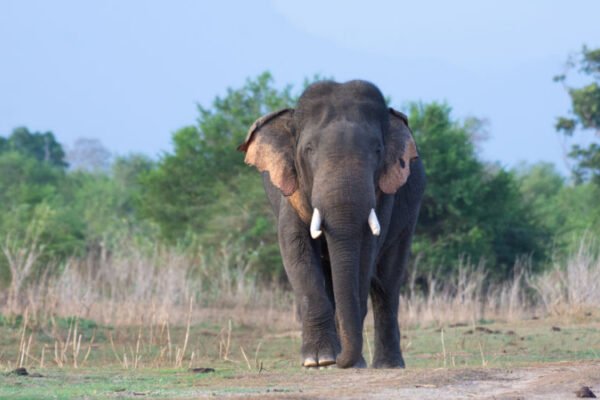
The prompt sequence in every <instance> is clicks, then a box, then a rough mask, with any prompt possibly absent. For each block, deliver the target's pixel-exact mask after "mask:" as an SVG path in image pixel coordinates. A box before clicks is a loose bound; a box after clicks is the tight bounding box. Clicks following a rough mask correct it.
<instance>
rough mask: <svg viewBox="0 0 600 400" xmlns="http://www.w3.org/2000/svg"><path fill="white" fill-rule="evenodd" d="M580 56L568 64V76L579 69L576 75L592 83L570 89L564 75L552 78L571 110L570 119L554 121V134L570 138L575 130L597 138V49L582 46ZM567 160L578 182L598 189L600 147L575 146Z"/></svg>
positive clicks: (599, 131)
mask: <svg viewBox="0 0 600 400" xmlns="http://www.w3.org/2000/svg"><path fill="white" fill-rule="evenodd" d="M579 56H580V59H579V60H574V59H572V58H571V59H569V60H568V62H567V73H568V72H572V70H573V69H574V68H575V67H577V66H578V67H579V68H578V72H579V73H581V74H583V75H584V76H586V77H587V78H591V80H592V81H591V82H590V83H588V84H586V85H584V86H581V87H572V86H569V85H568V84H567V83H566V78H567V73H565V74H563V75H559V76H556V77H555V78H554V79H555V81H558V82H562V83H563V84H564V86H565V88H566V90H567V92H568V93H569V97H570V98H571V106H572V110H571V112H570V115H569V116H567V117H559V118H558V119H557V121H556V125H555V126H556V130H557V131H559V132H562V133H563V134H564V135H566V136H573V134H574V133H575V131H577V130H578V129H583V130H594V131H595V132H596V135H597V136H600V48H598V49H588V48H587V47H585V46H584V47H583V49H582V51H581V53H580V54H579ZM569 156H570V157H571V158H573V159H574V160H575V163H576V165H575V168H574V171H573V172H574V175H575V178H576V180H577V181H578V182H583V181H587V180H592V181H594V182H595V183H597V184H598V185H600V143H598V142H593V143H591V144H589V145H588V146H587V147H585V146H582V145H578V144H575V145H573V146H572V148H571V152H570V153H569Z"/></svg>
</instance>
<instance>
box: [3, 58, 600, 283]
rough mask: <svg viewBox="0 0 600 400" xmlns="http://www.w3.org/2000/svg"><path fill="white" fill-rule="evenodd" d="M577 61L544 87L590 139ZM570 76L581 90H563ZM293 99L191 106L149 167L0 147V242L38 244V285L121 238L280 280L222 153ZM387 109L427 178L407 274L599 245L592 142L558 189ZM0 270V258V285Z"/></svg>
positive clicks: (443, 129)
mask: <svg viewBox="0 0 600 400" xmlns="http://www.w3.org/2000/svg"><path fill="white" fill-rule="evenodd" d="M578 57H579V58H577V59H572V60H570V62H569V64H568V66H569V68H568V69H567V73H566V74H564V75H561V76H558V77H556V78H555V80H556V81H557V82H560V83H561V84H563V85H564V86H565V89H566V90H567V92H568V94H569V96H570V98H571V102H572V110H571V111H570V113H569V115H568V116H563V117H558V118H557V121H556V128H557V131H558V132H560V133H561V134H564V135H567V137H572V136H574V135H577V134H578V132H580V131H582V130H592V131H594V130H595V131H596V132H598V131H600V87H599V83H600V49H597V50H590V49H587V48H584V49H583V50H582V51H581V52H580V53H579V55H578ZM573 74H580V75H582V76H584V77H585V78H586V79H587V80H588V83H587V84H585V85H584V86H580V87H572V86H569V84H568V82H569V78H570V76H571V75H573ZM307 83H308V81H307V82H306V83H305V84H307ZM301 89H302V88H298V89H297V90H294V88H293V87H291V86H286V87H284V88H283V89H278V88H277V87H276V86H275V85H274V82H273V78H272V76H271V75H270V74H269V73H263V74H261V75H259V76H258V77H256V78H254V79H249V80H247V82H246V83H245V84H244V85H243V86H242V87H240V88H237V89H228V90H227V92H226V93H225V95H224V96H219V97H216V98H215V99H214V101H213V102H212V104H211V105H210V106H209V107H203V106H198V119H197V121H196V123H194V124H192V125H189V126H186V127H183V128H181V129H179V130H177V131H176V132H175V133H174V134H173V138H172V139H173V149H172V150H171V151H170V152H167V153H164V154H163V155H162V156H161V157H160V158H159V159H157V160H154V159H151V158H149V157H147V156H144V155H140V154H130V155H126V156H120V157H116V158H115V159H113V160H111V161H110V162H108V161H107V160H108V155H107V154H106V153H107V152H106V150H105V149H102V148H96V149H95V148H94V143H95V142H94V141H89V140H88V141H87V142H85V141H84V142H81V143H83V144H82V145H83V146H84V147H85V145H87V146H88V147H87V148H85V149H87V151H88V153H86V155H85V156H84V157H81V154H79V156H80V157H77V154H71V155H70V156H69V155H68V152H67V151H65V148H64V146H63V145H62V144H61V143H59V142H58V141H57V140H56V137H55V136H54V135H53V133H52V132H30V131H29V130H28V129H27V128H25V127H20V128H16V129H14V130H13V131H12V132H11V133H10V134H7V135H6V136H0V204H2V209H0V241H2V243H4V245H5V244H6V243H8V242H10V243H12V244H15V243H17V244H18V243H20V242H22V243H26V242H27V241H31V239H32V237H33V236H35V238H36V240H38V241H39V243H40V244H42V245H43V252H42V257H41V258H40V261H39V263H38V264H39V265H38V266H37V268H38V272H39V273H44V272H47V271H48V270H51V269H52V268H61V262H63V261H64V260H65V259H66V258H68V257H72V256H76V257H89V256H94V255H95V254H100V253H103V252H104V254H107V253H108V254H109V253H110V252H111V251H118V248H119V245H120V243H123V241H125V240H127V241H134V242H140V243H142V242H143V243H147V244H149V246H150V247H152V246H158V245H161V246H178V247H180V248H181V249H182V251H194V252H199V254H200V253H201V254H202V257H211V255H216V254H218V253H219V252H222V251H224V249H227V251H229V252H231V254H232V255H233V256H232V261H231V262H232V263H238V264H239V263H242V264H243V265H245V266H246V267H247V268H248V270H250V271H251V272H252V273H253V274H255V275H256V276H257V277H259V278H260V279H262V280H265V281H269V280H279V279H282V277H283V268H282V267H281V260H280V258H279V250H278V246H277V241H276V228H275V226H274V219H273V217H272V216H271V211H270V209H269V207H268V205H267V202H266V200H265V196H264V193H263V190H262V184H261V179H260V176H259V174H257V173H256V172H255V171H254V170H253V169H251V168H248V167H247V166H245V165H244V163H243V156H242V155H241V154H239V153H237V152H236V151H235V148H236V146H237V145H238V144H239V143H241V142H242V141H243V139H244V137H245V135H246V132H247V129H248V127H249V126H250V125H251V124H252V123H253V122H254V120H255V119H256V118H257V117H258V116H260V115H263V114H265V113H268V112H270V111H274V110H277V109H280V108H283V107H293V105H294V103H295V101H296V99H297V97H298V95H299V94H300V92H301ZM395 107H396V108H399V109H403V110H404V111H405V112H406V113H407V114H408V116H409V124H410V127H411V129H412V130H413V133H414V136H415V140H416V142H417V144H418V147H419V151H420V155H421V157H422V159H423V160H424V165H425V167H426V172H427V181H428V185H427V190H426V195H425V199H424V202H423V206H422V210H421V216H420V219H419V223H418V227H417V234H416V239H415V243H414V246H413V253H414V254H415V256H416V257H415V260H416V261H415V262H416V263H417V265H416V268H417V271H418V272H419V273H421V274H428V273H432V274H436V275H438V276H446V275H448V274H452V273H454V272H455V271H456V269H457V268H458V266H459V265H460V264H461V263H464V262H465V260H469V261H470V262H472V263H478V262H479V261H480V260H484V261H485V263H484V264H485V266H486V267H485V268H486V269H487V272H488V275H489V276H490V277H491V278H492V279H505V278H508V277H510V276H511V273H512V270H513V266H514V265H515V260H516V259H518V258H523V257H524V258H527V260H529V261H530V262H529V265H531V267H532V268H533V269H535V270H540V269H543V268H545V267H546V266H548V265H549V264H550V263H551V262H552V260H555V259H556V257H561V256H563V255H566V254H568V252H569V251H572V250H573V248H574V247H573V246H575V245H576V244H577V242H578V240H580V238H581V237H582V235H598V234H600V201H599V200H598V199H600V145H598V143H595V142H594V143H591V144H590V145H589V146H588V147H583V146H581V145H575V146H573V148H572V149H571V151H570V153H569V157H570V159H571V160H572V162H573V174H572V176H570V177H564V176H562V175H561V174H560V173H559V172H558V171H557V169H556V167H555V166H554V165H553V164H551V163H537V164H522V165H520V166H518V167H516V168H512V169H507V168H505V167H503V166H502V165H500V164H499V163H497V162H489V161H485V160H482V159H481V158H480V157H479V155H478V151H477V146H478V141H480V140H481V137H482V135H481V133H482V132H481V130H482V123H481V121H479V120H477V119H474V118H470V119H466V120H459V119H456V118H455V117H453V115H452V109H451V107H450V105H448V104H445V103H437V102H432V103H420V102H412V103H408V104H406V105H404V106H400V107H398V106H397V105H395ZM499 134H501V133H499ZM81 143H80V144H81ZM96 147H98V146H97V143H96ZM85 149H84V150H85ZM80 150H81V149H80ZM89 152H91V153H89ZM94 155H96V156H97V157H96V159H97V160H98V162H97V165H96V167H94V166H92V167H89V168H86V167H85V165H84V164H85V161H82V159H83V160H86V159H94ZM2 243H0V244H2ZM6 262H7V260H6V259H4V258H3V257H2V256H0V279H1V280H2V281H4V282H6V281H7V280H8V278H9V275H8V274H9V272H8V268H6ZM222 267H223V268H229V267H231V265H223V266H222ZM50 272H51V271H50Z"/></svg>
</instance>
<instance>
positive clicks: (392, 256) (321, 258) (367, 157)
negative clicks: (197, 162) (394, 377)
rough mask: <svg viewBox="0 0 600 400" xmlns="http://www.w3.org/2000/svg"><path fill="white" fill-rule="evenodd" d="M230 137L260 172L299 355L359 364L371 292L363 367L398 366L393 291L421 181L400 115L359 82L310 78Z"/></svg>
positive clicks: (310, 361) (318, 363)
mask: <svg viewBox="0 0 600 400" xmlns="http://www.w3.org/2000/svg"><path fill="white" fill-rule="evenodd" d="M238 149H239V150H240V151H243V152H245V153H246V156H245V162H246V163H247V164H249V165H252V166H254V167H256V168H257V169H258V170H259V171H260V172H261V173H262V175H263V182H264V186H265V191H266V193H267V197H268V199H269V202H270V203H271V205H272V207H273V211H274V213H275V216H276V219H277V223H278V238H279V245H280V250H281V256H282V258H283V263H284V267H285V271H286V273H287V276H288V278H289V280H290V283H291V285H292V288H293V291H294V295H295V298H296V302H297V304H298V308H299V310H298V311H299V317H300V320H301V322H302V349H301V353H302V363H303V365H304V366H305V367H322V366H328V365H332V364H337V366H338V367H340V368H348V367H363V366H365V365H366V363H365V360H364V358H363V356H362V346H363V339H362V332H363V325H364V319H365V316H366V314H367V299H368V297H369V294H370V295H371V301H372V306H373V316H374V322H375V353H374V357H373V367H375V368H395V367H404V360H403V358H402V352H401V350H400V330H399V327H398V303H399V291H400V286H401V280H402V275H403V271H404V269H405V267H406V264H407V262H408V257H409V252H410V246H411V241H412V237H413V233H414V229H415V224H416V221H417V217H418V214H419V208H420V204H421V199H422V196H423V191H424V189H425V171H424V169H423V165H422V163H421V160H420V158H419V156H418V151H417V148H416V145H415V142H414V140H413V137H412V134H411V131H410V129H409V127H408V121H407V118H406V116H405V115H404V114H402V113H400V112H398V111H396V110H394V109H391V108H387V106H386V103H385V100H384V98H383V96H382V94H381V92H380V91H379V89H378V88H377V87H376V86H374V85H373V84H371V83H369V82H365V81H359V80H355V81H350V82H346V83H343V84H340V83H336V82H331V81H324V82H318V83H315V84H313V85H311V86H309V87H308V88H307V89H306V90H305V91H304V93H303V94H302V96H301V97H300V98H299V100H298V104H297V107H296V108H295V109H283V110H280V111H276V112H273V113H270V114H268V115H265V116H263V117H261V118H259V119H258V120H257V121H256V122H255V123H254V124H253V125H252V126H251V127H250V130H249V132H248V136H247V137H246V140H245V142H244V143H243V144H241V145H240V146H239V148H238ZM373 213H374V215H373ZM311 222H312V224H311ZM311 225H312V228H311ZM311 231H312V232H311ZM311 233H312V236H311ZM313 237H315V238H313Z"/></svg>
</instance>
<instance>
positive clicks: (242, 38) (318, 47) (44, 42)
mask: <svg viewBox="0 0 600 400" xmlns="http://www.w3.org/2000/svg"><path fill="white" fill-rule="evenodd" d="M598 15H600V1H597V0H572V1H569V2H564V1H553V0H544V1H543V0H529V1H515V0H506V1H492V0H490V1H475V0H474V1H466V0H455V1H451V2H448V1H441V0H439V1H430V0H426V1H422V0H421V1H410V2H409V1H379V0H370V1H368V2H364V1H352V0H345V1H329V2H323V1H316V0H307V1H306V0H305V1H266V0H264V1H261V0H258V1H241V0H240V1H218V2H217V1H210V2H209V1H204V2H202V1H179V0H173V1H168V2H167V1H161V2H159V1H141V0H138V1H135V0H131V1H59V0H56V1H30V0H18V1H12V0H0V134H1V135H4V136H6V135H8V134H10V132H11V131H12V129H13V128H14V127H16V126H23V125H24V126H27V127H29V128H30V129H32V130H40V131H46V130H51V131H53V132H54V133H55V135H56V136H57V137H58V139H59V140H60V141H61V142H62V143H64V144H66V145H71V144H73V143H74V141H75V140H76V139H77V138H80V137H86V138H97V139H100V140H101V142H102V143H103V144H104V145H105V146H106V147H107V148H108V149H110V150H111V151H113V152H115V153H117V154H126V153H128V152H142V153H146V154H148V155H151V156H157V155H160V154H161V153H162V152H163V151H169V150H170V149H171V134H172V133H173V132H174V131H175V130H176V129H178V128H179V127H181V126H184V125H188V124H192V123H194V122H195V120H196V117H197V111H196V103H200V104H203V105H209V104H210V102H211V100H212V99H213V98H214V97H215V96H216V95H221V94H223V93H224V92H225V89H226V88H227V87H238V86H240V85H242V84H243V83H244V81H245V79H246V78H247V77H253V76H256V75H258V74H259V73H261V72H263V71H265V70H269V71H271V72H272V73H273V75H274V77H275V79H276V84H277V85H281V86H283V85H285V84H287V83H291V84H295V85H296V86H298V85H300V84H301V82H302V81H303V79H304V78H305V77H307V76H312V75H314V74H315V73H319V74H322V75H325V76H333V77H335V78H336V79H337V80H339V81H345V80H349V79H356V78H361V79H367V80H370V81H372V82H374V83H375V84H377V85H378V86H379V87H380V88H381V89H382V91H383V92H384V93H385V94H386V95H388V96H390V97H391V98H392V101H393V105H394V106H396V107H397V108H402V105H403V104H405V103H406V102H407V101H412V100H422V101H432V100H438V101H447V102H448V103H449V104H450V105H451V106H452V108H453V110H454V111H453V114H454V116H456V117H457V118H464V117H468V116H475V117H479V118H485V119H487V120H488V121H489V126H488V131H489V134H490V138H489V140H487V141H486V142H485V143H484V144H483V147H482V153H481V155H482V158H484V159H486V160H492V161H493V160H497V161H500V163H501V164H502V165H505V166H509V167H511V166H514V165H516V164H517V163H518V162H519V161H521V160H525V161H529V162H535V161H540V160H545V161H550V162H554V163H556V164H557V166H558V167H559V168H560V169H561V170H562V171H565V163H564V156H563V155H564V152H563V145H564V144H563V142H562V140H561V138H560V137H559V136H558V135H557V134H556V133H555V132H554V129H553V124H554V120H555V118H556V117H557V116H558V115H562V114H565V113H566V112H567V111H568V109H569V99H568V96H567V95H566V93H565V91H564V89H563V88H562V87H561V86H560V85H558V84H556V83H553V82H552V77H553V76H554V75H556V74H558V73H561V72H562V71H563V68H564V63H565V60H566V58H567V56H568V55H569V54H570V53H572V52H574V51H577V50H579V49H580V48H581V46H582V45H583V44H587V45H588V46H590V47H596V46H600V24H599V23H598ZM587 135H588V137H587V138H588V140H589V139H590V138H591V133H589V134H587Z"/></svg>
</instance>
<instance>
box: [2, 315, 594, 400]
mask: <svg viewBox="0 0 600 400" xmlns="http://www.w3.org/2000/svg"><path fill="white" fill-rule="evenodd" d="M485 322H486V323H485V324H484V325H482V324H479V323H476V324H475V325H474V326H473V325H469V326H457V327H444V328H443V342H442V330H441V329H440V328H438V327H420V328H407V329H403V330H402V335H403V339H402V347H403V352H404V356H405V359H406V364H407V367H408V368H409V369H411V370H420V369H424V370H426V369H434V368H444V367H445V368H447V369H449V370H451V369H457V368H464V367H478V368H508V367H517V366H528V365H538V364H540V363H549V362H557V361H582V360H594V359H596V360H597V359H598V358H600V357H599V356H600V329H599V328H600V320H599V319H598V318H597V317H595V316H591V315H590V316H586V317H579V318H575V317H570V318H566V319H564V320H558V319H555V320H526V321H518V322H513V323H506V322H495V321H485ZM22 325H23V324H22V323H19V324H3V325H2V326H0V398H7V399H8V398H10V399H70V398H94V399H95V398H98V399H101V398H128V397H131V398H192V397H197V396H213V395H215V396H219V395H225V394H228V393H237V394H244V393H246V394H252V393H263V392H267V391H271V392H276V393H286V392H287V391H294V390H297V386H296V385H295V382H296V380H297V378H300V377H305V376H306V374H311V373H313V374H329V373H340V371H335V370H334V371H327V370H326V371H317V372H307V371H304V370H302V369H301V368H300V367H299V355H298V353H299V349H300V338H299V336H298V334H297V332H296V331H287V332H281V331H280V332H276V331H272V330H269V329H268V328H264V327H252V326H247V325H239V324H235V323H232V324H231V330H229V324H225V325H224V326H221V325H219V324H215V323H208V322H207V323H203V324H198V325H194V326H192V327H190V331H189V338H188V345H187V347H186V352H185V357H184V359H183V362H182V365H181V367H178V368H175V365H176V354H175V353H176V349H177V348H179V349H182V347H183V343H184V340H185V334H186V328H185V327H176V328H170V329H169V330H168V335H167V330H166V328H163V330H162V331H161V327H159V326H154V327H141V328H140V327H118V328H117V327H106V326H99V325H97V324H95V323H94V322H93V321H86V320H83V321H82V322H81V325H79V322H77V326H78V335H79V334H81V335H82V336H81V337H82V339H81V350H80V353H79V356H78V364H79V368H74V366H73V357H72V356H73V351H72V343H71V342H70V344H69V345H68V347H67V348H68V350H67V351H66V358H65V360H63V361H64V366H63V367H62V368H59V367H58V366H57V363H55V362H54V361H53V360H54V345H55V342H60V341H61V340H62V341H64V340H65V339H66V337H67V333H68V331H69V327H70V328H71V331H73V327H74V325H75V321H74V320H68V319H65V320H64V321H63V322H56V323H55V324H54V325H53V329H54V330H51V329H50V327H49V326H47V325H46V326H43V327H34V329H27V330H26V331H25V335H24V336H23V326H22ZM553 327H559V328H560V330H558V329H553ZM151 330H152V333H151ZM367 331H368V332H370V333H372V328H371V327H369V329H368V330H367ZM151 335H153V336H151ZM22 337H24V338H25V342H28V340H29V337H31V338H32V339H31V344H30V345H29V355H30V357H29V358H27V360H26V362H25V366H26V367H27V369H28V371H29V372H30V373H39V374H41V375H43V376H42V377H31V376H16V375H14V374H10V371H11V370H12V369H13V368H15V366H16V363H17V360H18V358H19V354H20V351H19V346H20V345H22ZM168 337H170V343H171V347H170V349H171V353H170V355H169V346H168V343H169V341H168ZM92 338H94V340H93V342H92ZM111 338H112V341H111ZM227 343H229V345H228V346H229V347H228V350H226V348H227ZM44 346H45V347H46V350H45V360H44V367H43V368H41V367H40V362H41V353H42V349H43V348H44ZM371 346H372V339H371V338H369V343H368V344H367V343H365V346H364V355H365V357H366V358H367V360H369V359H370V350H369V349H371ZM88 347H89V348H90V353H89V356H88V358H87V361H86V362H85V363H83V362H82V361H83V357H84V354H85V352H87V349H88ZM242 349H243V352H242ZM444 349H445V351H444ZM257 350H258V351H257ZM371 350H372V349H371ZM192 353H194V359H193V360H191V361H190V358H191V355H192ZM244 354H245V355H246V357H244ZM123 355H127V358H128V368H125V365H124V362H123V359H124V356H123ZM136 355H137V357H139V361H138V368H137V369H133V367H132V365H133V359H134V358H135V356H136ZM246 359H247V360H246ZM190 366H191V367H211V368H214V369H215V370H216V372H214V373H205V374H198V373H193V372H191V371H189V370H188V367H190ZM261 376H265V377H269V379H266V378H265V380H262V381H261V380H260V377H261ZM257 377H258V378H257ZM274 377H275V378H278V379H280V378H282V377H283V378H284V379H283V380H281V379H280V380H275V381H273V380H272V379H274ZM256 379H259V380H258V381H256ZM273 382H275V383H273ZM282 382H283V384H282ZM286 382H287V383H286Z"/></svg>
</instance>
